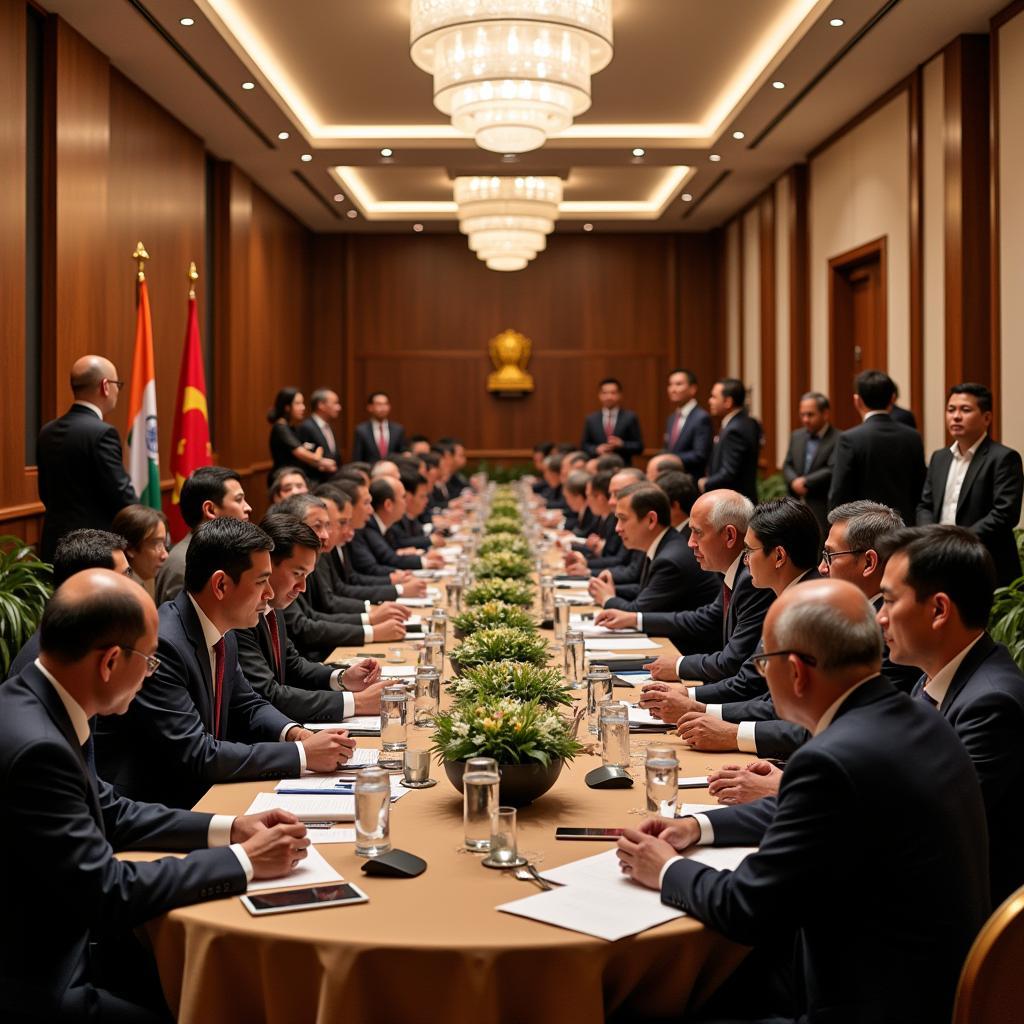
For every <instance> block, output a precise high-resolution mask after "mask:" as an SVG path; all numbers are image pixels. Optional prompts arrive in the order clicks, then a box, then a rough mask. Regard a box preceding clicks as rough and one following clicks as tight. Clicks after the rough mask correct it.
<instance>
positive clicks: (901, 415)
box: [889, 381, 917, 430]
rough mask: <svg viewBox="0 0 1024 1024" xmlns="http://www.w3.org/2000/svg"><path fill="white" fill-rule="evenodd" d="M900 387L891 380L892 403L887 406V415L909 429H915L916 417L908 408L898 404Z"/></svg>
mask: <svg viewBox="0 0 1024 1024" xmlns="http://www.w3.org/2000/svg"><path fill="white" fill-rule="evenodd" d="M899 398H900V389H899V387H898V386H897V384H896V382H895V381H893V393H892V405H891V406H890V407H889V415H890V416H891V417H892V418H893V419H894V420H895V421H896V422H897V423H902V424H903V425H904V426H905V427H910V429H911V430H917V417H916V416H915V415H914V414H913V413H912V412H911V411H910V410H909V409H904V408H903V406H902V405H900V404H899Z"/></svg>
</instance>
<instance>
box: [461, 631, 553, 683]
mask: <svg viewBox="0 0 1024 1024" xmlns="http://www.w3.org/2000/svg"><path fill="white" fill-rule="evenodd" d="M452 657H453V658H454V659H455V660H456V661H457V662H458V665H459V670H460V672H461V671H465V670H466V669H468V668H475V667H476V666H477V665H486V664H488V663H489V662H492V661H523V662H528V663H529V664H531V665H538V666H540V665H546V664H547V661H548V642H547V640H545V639H544V637H542V636H541V635H540V634H539V633H537V632H536V631H530V630H526V629H514V628H512V627H510V626H497V627H496V628H494V629H480V630H477V632H475V633H474V634H473V635H472V636H468V637H466V639H465V640H463V641H462V643H461V644H459V646H458V647H456V648H455V650H454V651H453V652H452Z"/></svg>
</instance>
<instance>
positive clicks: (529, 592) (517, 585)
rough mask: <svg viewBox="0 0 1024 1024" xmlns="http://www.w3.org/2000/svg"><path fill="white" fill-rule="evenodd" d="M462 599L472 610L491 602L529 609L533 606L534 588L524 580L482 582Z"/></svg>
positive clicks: (468, 591) (471, 588)
mask: <svg viewBox="0 0 1024 1024" xmlns="http://www.w3.org/2000/svg"><path fill="white" fill-rule="evenodd" d="M462 599H463V601H464V602H465V603H466V605H467V606H469V607H470V608H472V607H474V606H476V605H481V604H487V603H488V602H489V601H504V602H505V604H514V605H518V606H519V607H520V608H528V607H529V606H530V605H531V604H533V587H532V586H531V585H530V584H529V583H526V582H524V581H523V580H505V579H486V580H480V582H479V583H474V584H473V586H471V587H470V588H469V589H468V590H467V591H466V593H465V594H463V597H462Z"/></svg>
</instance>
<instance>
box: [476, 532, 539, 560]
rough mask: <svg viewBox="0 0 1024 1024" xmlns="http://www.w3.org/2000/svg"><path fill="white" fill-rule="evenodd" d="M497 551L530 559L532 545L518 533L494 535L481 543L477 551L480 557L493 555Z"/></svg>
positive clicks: (485, 538)
mask: <svg viewBox="0 0 1024 1024" xmlns="http://www.w3.org/2000/svg"><path fill="white" fill-rule="evenodd" d="M495 551H507V552H509V553H510V554H513V555H521V556H522V557H523V558H529V557H530V545H529V544H528V543H527V542H526V538H525V537H523V536H522V535H521V534H518V533H492V534H490V535H489V536H487V537H484V539H483V540H482V541H481V542H480V546H479V547H478V548H477V549H476V553H477V554H478V555H481V556H482V555H492V554H494V552H495Z"/></svg>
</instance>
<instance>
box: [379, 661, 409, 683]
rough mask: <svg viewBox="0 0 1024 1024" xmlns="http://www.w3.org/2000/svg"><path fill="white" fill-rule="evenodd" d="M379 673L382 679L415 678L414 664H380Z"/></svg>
mask: <svg viewBox="0 0 1024 1024" xmlns="http://www.w3.org/2000/svg"><path fill="white" fill-rule="evenodd" d="M380 674H381V677H382V678H383V679H415V678H416V666H415V665H386V664H385V665H381V667H380Z"/></svg>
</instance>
